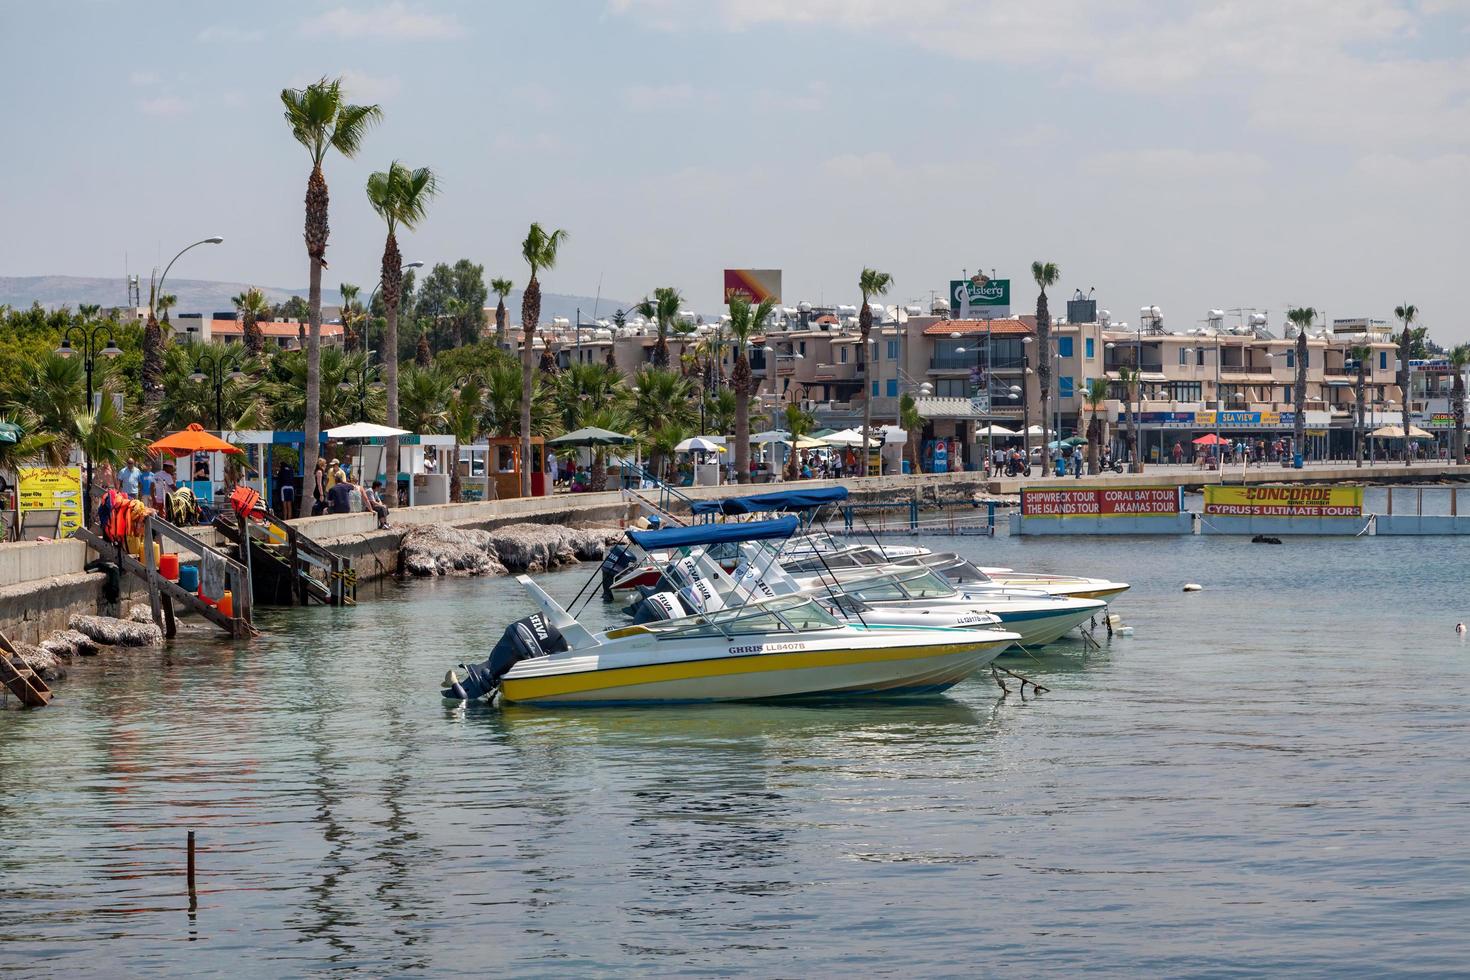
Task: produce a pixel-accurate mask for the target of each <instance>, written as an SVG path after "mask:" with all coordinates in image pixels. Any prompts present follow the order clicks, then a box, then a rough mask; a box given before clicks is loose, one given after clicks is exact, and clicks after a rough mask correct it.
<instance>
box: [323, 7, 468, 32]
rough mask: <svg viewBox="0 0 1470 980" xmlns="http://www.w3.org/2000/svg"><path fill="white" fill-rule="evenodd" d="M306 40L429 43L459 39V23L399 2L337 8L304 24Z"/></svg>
mask: <svg viewBox="0 0 1470 980" xmlns="http://www.w3.org/2000/svg"><path fill="white" fill-rule="evenodd" d="M301 32H302V33H303V34H305V35H306V36H307V37H321V36H331V37H339V38H346V39H348V40H356V39H359V38H379V39H383V40H390V41H406V40H416V41H426V40H443V39H446V38H455V37H459V36H460V35H461V34H462V33H463V29H462V28H461V27H460V24H459V21H458V20H457V19H456V18H454V17H453V16H451V15H446V14H435V13H429V12H427V11H424V10H422V9H419V8H417V7H410V6H409V5H408V4H406V3H401V2H399V0H393V2H392V3H386V4H383V5H382V6H380V7H369V8H363V9H354V8H351V7H334V8H332V9H331V10H328V11H325V12H323V13H321V14H318V15H317V16H315V17H311V18H309V19H307V20H306V21H305V22H304V23H303V24H302V25H301Z"/></svg>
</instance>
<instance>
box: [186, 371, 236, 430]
mask: <svg viewBox="0 0 1470 980" xmlns="http://www.w3.org/2000/svg"><path fill="white" fill-rule="evenodd" d="M231 366H232V364H231V361H230V359H227V358H226V357H224V356H223V354H222V353H221V354H211V353H209V352H207V351H205V352H201V353H200V355H199V356H198V358H196V359H195V361H194V373H193V374H191V375H189V380H190V381H193V382H194V383H195V384H203V383H204V382H206V381H208V382H209V383H210V384H211V385H213V386H214V430H215V431H216V432H219V433H223V432H224V431H225V421H224V414H225V413H224V400H225V382H226V381H243V380H244V379H245V372H243V371H241V370H240V369H239V368H235V369H234V370H233V371H230V372H229V373H228V374H226V373H225V369H226V368H228V367H231ZM206 368H208V370H205V369H206Z"/></svg>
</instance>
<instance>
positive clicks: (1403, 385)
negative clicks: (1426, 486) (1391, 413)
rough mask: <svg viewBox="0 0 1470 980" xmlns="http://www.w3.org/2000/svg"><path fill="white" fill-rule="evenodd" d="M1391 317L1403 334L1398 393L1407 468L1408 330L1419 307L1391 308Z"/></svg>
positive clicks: (1410, 342)
mask: <svg viewBox="0 0 1470 980" xmlns="http://www.w3.org/2000/svg"><path fill="white" fill-rule="evenodd" d="M1393 315H1394V316H1395V317H1397V318H1398V319H1399V321H1400V322H1401V323H1403V325H1404V332H1403V333H1402V334H1401V335H1400V336H1399V391H1400V392H1401V394H1402V396H1403V402H1404V404H1403V409H1404V414H1403V418H1404V465H1405V466H1408V465H1409V463H1410V462H1412V460H1411V459H1410V458H1409V457H1410V455H1411V454H1410V452H1409V447H1410V445H1412V442H1411V441H1410V439H1409V357H1410V356H1411V355H1412V354H1413V352H1414V334H1413V331H1412V330H1410V329H1409V328H1410V327H1411V326H1412V325H1413V323H1414V320H1415V319H1417V318H1418V316H1419V307H1417V306H1415V305H1414V304H1413V303H1402V304H1400V305H1398V306H1395V307H1394V308H1393Z"/></svg>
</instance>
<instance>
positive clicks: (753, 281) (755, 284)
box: [725, 269, 781, 303]
mask: <svg viewBox="0 0 1470 980" xmlns="http://www.w3.org/2000/svg"><path fill="white" fill-rule="evenodd" d="M733 293H744V294H745V296H746V298H747V299H749V300H750V301H751V302H752V303H759V302H760V301H761V300H763V299H771V300H774V301H775V302H777V303H779V302H781V270H780V269H726V270H725V302H726V303H728V302H730V296H731V294H733Z"/></svg>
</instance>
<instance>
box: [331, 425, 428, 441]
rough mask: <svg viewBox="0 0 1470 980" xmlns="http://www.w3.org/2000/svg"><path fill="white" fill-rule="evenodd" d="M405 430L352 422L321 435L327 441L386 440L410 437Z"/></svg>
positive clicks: (389, 426)
mask: <svg viewBox="0 0 1470 980" xmlns="http://www.w3.org/2000/svg"><path fill="white" fill-rule="evenodd" d="M412 434H413V433H411V432H409V431H408V430H407V429H395V428H393V427H392V426H391V425H376V424H374V423H372V422H353V423H352V424H350V425H339V426H337V427H336V428H335V429H328V430H327V431H326V432H323V433H322V435H324V436H326V437H327V438H328V439H386V438H388V437H389V436H407V435H412Z"/></svg>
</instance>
